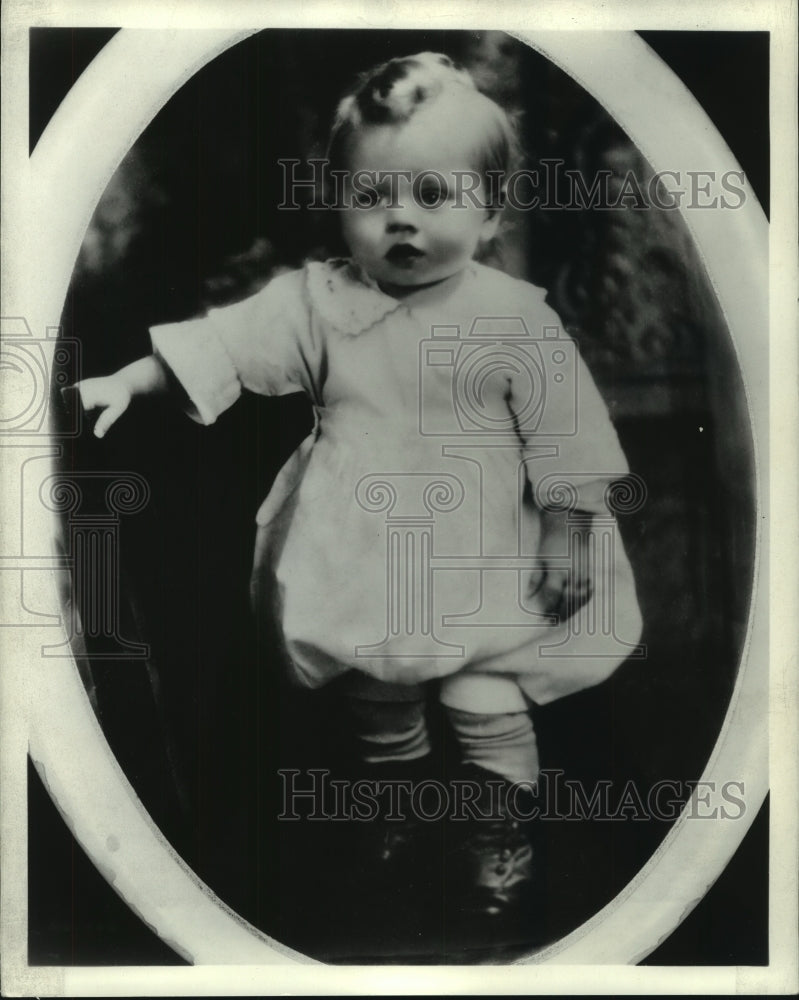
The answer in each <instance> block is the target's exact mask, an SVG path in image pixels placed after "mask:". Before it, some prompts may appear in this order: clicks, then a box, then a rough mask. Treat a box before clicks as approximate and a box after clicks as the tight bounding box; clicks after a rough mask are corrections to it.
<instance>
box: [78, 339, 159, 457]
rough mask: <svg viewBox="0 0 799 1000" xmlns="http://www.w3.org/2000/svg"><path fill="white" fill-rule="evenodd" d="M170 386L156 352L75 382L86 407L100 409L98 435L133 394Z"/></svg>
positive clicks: (96, 428) (119, 415)
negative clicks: (104, 373) (114, 370)
mask: <svg viewBox="0 0 799 1000" xmlns="http://www.w3.org/2000/svg"><path fill="white" fill-rule="evenodd" d="M169 386H170V380H169V376H168V374H167V370H166V366H165V365H164V363H163V362H162V361H161V359H160V358H159V357H158V355H157V354H149V355H147V357H145V358H139V360H138V361H134V362H133V363H132V364H129V365H126V367H125V368H120V369H119V371H118V372H114V374H113V375H106V376H104V377H101V378H87V379H84V380H83V381H81V382H78V383H77V386H76V388H77V389H78V391H79V392H80V399H81V403H82V404H83V408H84V409H85V410H101V411H102V412H101V413H100V416H99V417H98V418H97V423H96V424H95V425H94V433H95V436H96V437H98V438H101V437H103V436H104V435H105V433H106V432H107V431H108V429H109V428H110V427H111V426H112V425H113V424H114V423H116V421H117V420H118V419H119V418H120V417H121V416H122V414H123V413H124V412H125V410H127V408H128V406H130V402H131V400H132V399H133V397H134V396H147V395H156V394H164V393H166V392H167V391H168V389H169Z"/></svg>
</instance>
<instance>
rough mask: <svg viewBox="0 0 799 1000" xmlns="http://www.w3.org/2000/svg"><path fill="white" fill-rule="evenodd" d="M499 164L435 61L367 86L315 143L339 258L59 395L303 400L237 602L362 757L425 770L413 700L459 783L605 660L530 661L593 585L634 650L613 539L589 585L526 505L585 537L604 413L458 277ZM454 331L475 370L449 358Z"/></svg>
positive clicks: (485, 880) (581, 382)
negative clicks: (604, 564)
mask: <svg viewBox="0 0 799 1000" xmlns="http://www.w3.org/2000/svg"><path fill="white" fill-rule="evenodd" d="M516 148H517V140H516V136H515V133H514V128H513V126H512V124H511V121H510V120H509V118H508V116H507V115H506V113H505V112H504V111H503V110H502V109H501V108H500V107H499V106H498V105H496V104H495V103H494V102H493V101H491V100H490V99H489V98H488V97H486V96H485V95H483V94H482V93H480V92H479V91H478V90H477V89H476V87H475V86H474V83H473V81H472V80H471V77H470V76H469V75H468V74H467V73H466V72H464V71H462V70H460V69H458V68H457V67H456V66H455V65H454V64H453V63H452V62H451V60H450V59H449V58H447V57H446V56H442V55H437V54H434V53H422V54H419V55H416V56H413V57H408V58H401V59H394V60H391V61H390V62H388V63H386V64H385V65H382V66H379V67H378V68H376V69H374V70H373V71H372V72H370V73H368V74H366V75H365V76H364V77H362V78H361V80H360V81H359V83H358V85H357V87H356V88H355V90H354V91H353V92H352V93H351V94H350V95H349V96H347V97H345V98H344V100H342V102H341V104H340V105H339V108H338V112H337V116H336V119H335V122H334V126H333V131H332V136H331V140H330V147H329V160H330V167H331V169H332V170H336V171H338V173H337V174H336V175H334V176H336V177H337V180H338V184H337V193H338V198H339V202H340V203H339V204H338V205H337V209H338V212H339V215H340V221H341V227H342V235H343V238H344V240H345V242H346V244H347V246H348V248H349V251H350V256H349V257H348V258H346V259H333V260H329V261H327V262H326V263H309V264H307V265H306V266H305V267H303V268H302V269H301V270H298V271H294V272H291V273H286V274H283V275H281V276H279V277H277V278H275V279H273V280H272V281H271V282H270V283H269V284H268V285H267V286H266V287H265V288H264V289H263V290H262V291H260V292H258V293H257V294H255V295H253V296H251V297H250V298H248V299H247V300H245V301H243V302H240V303H237V304H235V305H231V306H227V307H224V308H220V309H212V310H210V311H209V312H208V314H207V315H206V316H203V317H201V318H199V319H194V320H189V321H187V322H181V323H174V324H169V325H165V326H160V327H155V328H153V330H152V331H151V333H152V341H153V348H154V351H153V354H152V355H150V356H148V357H146V358H143V359H141V360H139V361H137V362H134V363H133V364H131V365H129V366H128V367H126V368H123V369H122V370H121V371H118V372H117V373H116V374H114V375H111V376H109V377H106V378H99V379H89V380H86V381H84V382H82V383H81V384H80V391H81V396H82V400H83V404H84V406H85V407H86V408H87V409H92V408H98V409H100V410H101V411H102V412H101V413H100V415H99V417H98V420H97V423H96V426H95V433H96V434H97V435H98V436H99V437H102V436H103V435H104V434H105V433H106V432H107V430H108V429H109V427H110V426H111V425H112V424H113V422H114V421H115V420H116V419H117V418H118V417H119V416H120V415H121V414H122V413H123V412H124V410H125V409H126V407H127V406H128V404H129V402H130V400H131V397H132V396H134V395H137V394H140V393H153V392H159V391H166V390H167V389H168V387H169V386H170V385H171V384H172V382H173V377H174V379H177V381H178V382H179V383H180V385H181V386H182V388H183V390H184V392H185V398H186V400H187V401H188V403H189V406H190V412H191V414H192V415H193V417H194V418H195V419H197V420H199V421H201V422H202V423H204V424H210V423H212V422H213V421H214V420H216V418H217V417H218V416H219V414H220V413H222V412H223V411H224V410H225V409H226V408H227V407H229V406H230V405H231V404H232V403H234V402H235V400H236V399H237V397H238V396H239V394H240V393H241V391H242V389H246V390H249V391H252V392H257V393H264V394H282V393H292V392H297V391H302V392H304V393H306V394H307V395H308V397H309V398H310V400H311V402H312V403H313V406H314V410H315V414H316V420H315V427H314V430H313V432H312V434H311V435H310V437H309V438H308V439H306V440H305V441H304V442H303V443H302V444H301V445H300V447H299V448H298V449H297V451H296V452H295V454H294V455H293V456H292V457H291V458H290V460H289V461H288V463H287V464H286V465H285V466H284V468H283V469H282V470H281V472H280V474H279V475H278V477H277V479H276V481H275V484H274V486H273V488H272V490H271V491H270V494H269V496H268V497H267V498H266V500H265V501H264V503H263V505H262V507H261V509H260V510H259V512H258V514H257V524H258V531H257V541H256V552H255V559H254V570H253V588H252V590H253V597H254V601H255V604H256V608H257V611H258V613H259V614H268V615H270V616H272V617H273V618H274V620H275V622H276V623H277V624H278V625H279V632H280V635H281V637H282V645H283V648H284V652H285V658H286V661H287V664H288V669H289V671H290V673H291V675H292V677H293V678H294V679H295V680H296V681H297V682H299V683H300V684H302V685H305V686H307V687H310V688H318V687H320V686H322V685H326V684H328V683H330V682H331V681H334V680H335V681H336V684H335V689H336V690H338V691H339V692H342V693H343V696H344V697H343V704H344V705H345V706H346V709H345V715H344V717H345V721H346V726H347V727H348V729H349V731H350V732H351V733H352V734H353V735H354V736H355V737H356V739H357V743H358V745H359V747H360V750H361V754H362V758H363V760H364V761H365V762H366V763H368V764H370V765H375V766H376V767H378V766H388V767H391V765H394V764H410V763H411V762H417V765H418V767H420V768H421V769H422V771H423V770H424V768H425V767H426V763H427V760H426V759H427V758H428V755H429V753H430V743H429V737H428V731H427V726H426V722H425V713H424V706H425V695H426V692H427V690H428V688H429V684H428V683H427V682H430V681H436V682H437V684H436V687H435V690H436V691H437V693H438V697H439V699H440V701H441V703H442V705H443V706H444V711H445V714H446V717H447V719H448V721H449V723H450V724H451V726H452V730H453V732H454V736H455V739H456V741H457V745H458V746H459V749H460V753H461V756H462V760H463V763H464V765H467V771H468V769H469V768H470V769H471V773H472V774H480V775H483V776H484V777H485V776H489V777H490V776H493V777H494V778H496V779H500V778H501V779H504V780H505V781H507V782H511V783H517V782H529V783H533V782H535V780H536V777H537V774H538V756H537V749H536V741H535V735H534V732H533V727H532V723H531V719H530V715H529V712H528V702H527V700H526V699H527V698H530V699H532V700H533V701H537V702H541V703H543V702H546V701H549V700H551V699H552V698H555V697H559V696H561V695H563V694H567V693H570V692H572V691H576V690H579V689H580V688H583V687H587V686H589V685H591V684H595V683H597V682H598V681H600V680H602V679H603V678H604V677H605V676H607V675H608V674H609V673H610V671H611V670H612V669H614V668H615V666H617V665H618V663H619V662H620V660H621V659H622V657H619V658H617V659H615V660H614V659H612V658H611V659H608V658H604V659H603V658H601V657H599V658H592V657H591V655H590V648H589V647H586V646H583V647H578V648H576V649H575V650H572V651H571V653H570V655H565V653H568V652H569V650H568V649H566V650H565V653H564V655H563V656H560V657H551V658H546V657H542V656H540V655H539V650H538V647H539V645H540V644H542V643H544V642H546V643H548V644H556V643H557V642H558V641H559V640H562V639H563V638H564V636H565V635H566V631H567V624H568V623H567V622H566V618H567V617H568V612H569V611H570V610H572V611H573V609H574V608H575V607H576V606H579V604H581V603H585V602H586V601H587V602H588V603H589V604H590V602H591V601H595V600H596V597H597V590H598V588H600V587H603V586H604V587H607V586H608V585H612V586H614V587H615V588H616V601H617V604H619V603H620V601H621V603H622V604H624V606H625V608H626V611H625V614H626V616H627V622H626V625H625V629H626V634H625V638H626V639H629V640H630V641H632V642H634V641H636V640H637V638H638V635H637V633H635V632H634V630H635V629H637V628H638V622H637V614H638V612H637V605H636V603H635V595H634V588H633V586H632V578H631V574H630V571H629V565H628V563H627V561H626V558H625V556H624V553H623V549H622V548H621V543H620V542H618V540H617V545H616V549H615V561H614V564H613V568H612V573H611V578H610V582H609V581H608V579H605V580H603V581H601V580H591V579H590V578H589V576H590V574H589V572H588V568H587V567H588V563H587V562H586V560H584V559H583V560H580V559H575V558H574V546H576V545H577V544H579V540H580V537H581V536H580V533H579V532H575V531H574V528H573V520H572V528H571V530H570V528H569V522H568V520H567V513H566V512H563V511H562V510H561V511H557V510H547V509H546V504H545V503H544V502H543V500H542V499H541V497H540V496H539V493H540V490H538V487H539V485H540V484H542V483H544V481H545V480H547V481H550V479H548V477H553V476H555V475H557V477H559V478H560V480H561V481H565V482H566V483H567V484H568V485H569V487H570V489H571V493H572V498H573V504H572V513H574V510H575V509H576V510H578V511H582V512H584V513H585V515H586V517H585V518H584V519H583V522H584V523H590V515H592V514H593V515H595V514H602V515H604V516H606V517H607V515H608V510H607V507H606V504H605V499H604V498H605V493H606V487H607V485H608V482H609V481H610V480H612V479H614V478H616V477H617V476H619V475H621V474H623V473H624V472H625V471H626V463H625V459H624V455H623V453H622V451H621V448H620V446H619V443H618V440H617V437H616V434H615V432H614V430H613V427H612V425H611V422H610V420H609V418H608V415H607V411H606V408H605V406H604V404H603V402H602V400H601V398H600V396H599V394H598V392H597V390H596V387H595V386H594V384H593V382H592V380H591V378H590V376H589V374H588V372H587V370H586V368H585V367H584V365H583V364H582V362H581V361H580V358H579V355H578V354H577V353H576V351H575V350H574V345H573V344H572V342H571V341H570V340H569V339H568V338H567V337H565V335H564V334H563V332H562V331H559V330H558V327H559V320H558V317H557V315H556V314H555V313H554V312H553V311H552V310H551V309H550V308H549V307H548V306H547V305H546V304H545V301H544V293H543V292H542V291H541V290H540V289H538V288H536V287H534V286H532V285H530V284H528V283H526V282H524V281H520V280H516V279H513V278H510V277H508V276H506V275H504V274H503V273H501V272H500V271H498V270H496V269H492V268H489V267H486V266H484V265H481V264H479V263H477V262H476V261H475V256H476V254H478V252H479V250H480V248H481V247H482V246H484V245H485V244H486V243H487V242H488V241H490V240H491V239H492V238H493V237H494V235H495V234H496V232H497V228H498V225H499V222H500V217H501V209H502V200H503V181H504V178H505V177H506V175H507V174H508V172H509V170H510V169H511V168H512V166H513V163H514V160H515V155H516ZM470 333H471V334H472V335H473V336H476V337H477V339H476V340H475V341H474V344H475V345H477V347H478V348H479V350H480V351H481V352H482V353H481V354H480V358H481V359H482V361H481V365H480V366H478V365H477V362H476V361H475V360H474V359H476V358H477V354H475V353H474V351H472V353H470V354H468V355H464V354H463V353H462V352H461V354H458V350H459V349H460V347H461V346H462V345H464V344H467V345H468V343H469V341H468V338H469V336H470ZM520 335H521V336H522V338H524V337H525V336H526V337H527V341H529V345H528V344H523V345H522V347H521V348H520V347H519V346H518V341H519V336H520ZM492 337H493V338H494V340H493V341H492V340H491V338H492ZM553 337H554V338H555V340H556V341H557V342H556V343H555V342H553V340H552V338H553ZM508 345H510V347H509V346H508ZM530 345H532V346H530ZM542 345H543V346H544V347H546V348H547V349H546V350H543V349H542ZM530 358H532V359H533V363H531V364H527V365H526V359H528V360H529V359H530ZM469 359H472V361H474V363H473V364H472V361H470V360H469ZM459 365H460V369H461V370H460V371H456V369H457V368H458V366H459ZM464 365H465V366H467V368H468V366H469V365H471V368H468V371H467V370H466V369H465V368H464ZM464 371H466V375H465V376H464V378H463V379H462V380H461V381H457V379H459V378H461V376H462V375H463V372H464ZM469 372H471V375H470V374H469ZM470 378H471V381H470ZM536 378H538V379H539V381H538V383H536ZM531 386H532V389H531ZM533 390H534V391H533ZM468 405H471V406H472V407H473V408H476V409H475V413H476V414H477V416H476V418H475V421H473V422H472V423H471V424H469V422H468V420H467V422H466V424H465V425H464V424H463V423H462V422H459V416H458V414H459V413H460V412H461V410H463V409H464V407H467V406H468ZM461 415H462V414H461ZM467 416H468V414H467ZM486 428H487V429H488V431H489V434H488V437H487V436H486V433H485V432H486ZM492 428H496V429H497V431H498V432H499V433H498V434H497V435H495V436H493V437H492V436H491V433H490V431H491V430H492ZM433 529H435V538H434V537H433ZM583 538H585V534H583ZM570 546H571V548H570ZM442 555H445V556H446V558H445V559H443V560H441V559H440V557H441V556H442ZM570 556H571V559H570V560H569V558H565V559H564V557H570ZM437 559H439V563H438V564H437V563H436V560H437ZM481 560H482V561H481ZM492 560H493V561H492ZM619 595H622V597H621V598H620V597H619ZM544 626H547V627H544ZM417 773H418V771H417ZM465 773H466V772H465ZM511 827H513V829H516V827H514V825H513V824H512V823H509V825H508V829H509V830H510V829H511ZM509 836H511V835H510V834H509ZM514 836H517V835H514ZM511 841H512V843H511V847H510V849H509V848H508V847H507V845H506V847H505V848H503V849H502V852H501V856H500V857H498V858H492V861H491V864H492V865H493V868H492V869H491V870H492V872H493V875H492V877H491V878H489V877H488V876H487V875H486V870H485V865H484V864H483V867H482V868H481V869H480V871H479V872H478V873H477V875H475V878H476V879H477V880H478V881H481V884H482V886H483V888H484V889H486V891H487V892H488V893H489V896H490V897H491V903H490V906H489V907H488V909H489V910H490V909H491V908H492V907H493V908H494V909H496V907H497V905H498V902H497V901H498V900H503V899H504V900H507V898H509V893H510V890H509V888H508V887H509V886H510V885H511V884H519V883H524V882H525V881H526V880H528V879H529V860H530V857H529V849H528V848H527V847H526V846H525V845H524V844H523V843H522V842H521V841H519V839H518V836H517V839H516V840H515V841H513V838H512V837H511ZM506 862H507V863H506ZM481 863H482V862H481ZM514 865H515V869H514ZM503 866H504V867H503ZM509 866H510V867H509ZM479 867H480V866H479V865H478V868H479ZM503 872H504V873H505V874H506V875H507V878H506V879H505V881H504V882H503V879H502V878H501V877H500V876H501V875H502V874H503ZM497 873H499V875H498V874H497Z"/></svg>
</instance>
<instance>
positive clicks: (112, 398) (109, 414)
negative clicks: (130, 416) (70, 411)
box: [75, 374, 132, 438]
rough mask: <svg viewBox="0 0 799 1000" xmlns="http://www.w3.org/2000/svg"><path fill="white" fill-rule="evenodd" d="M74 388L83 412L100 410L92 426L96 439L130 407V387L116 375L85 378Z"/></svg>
mask: <svg viewBox="0 0 799 1000" xmlns="http://www.w3.org/2000/svg"><path fill="white" fill-rule="evenodd" d="M75 388H76V389H77V390H78V392H79V393H80V400H81V403H82V404H83V408H84V410H102V412H101V413H100V416H99V417H98V418H97V423H96V424H95V425H94V433H95V436H96V437H98V438H101V437H104V436H105V433H106V431H107V430H108V429H109V427H111V426H112V425H113V424H114V423H116V421H117V420H118V419H119V418H120V417H121V416H122V414H123V413H124V412H125V410H127V408H128V407H129V406H130V400H131V395H132V394H131V391H130V387H129V386H128V384H127V382H126V381H125V379H123V378H120V376H119V375H118V374H117V375H107V376H105V377H103V378H87V379H84V380H83V381H82V382H78V383H77V384H76V386H75Z"/></svg>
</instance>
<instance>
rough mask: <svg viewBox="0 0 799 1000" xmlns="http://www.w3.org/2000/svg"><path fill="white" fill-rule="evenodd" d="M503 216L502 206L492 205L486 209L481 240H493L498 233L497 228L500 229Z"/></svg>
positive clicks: (486, 241)
mask: <svg viewBox="0 0 799 1000" xmlns="http://www.w3.org/2000/svg"><path fill="white" fill-rule="evenodd" d="M501 218H502V207H501V206H499V207H497V206H492V207H490V208H488V209H486V214H485V218H484V219H483V225H482V228H481V230H480V240H481V242H483V243H488V242H489V240H493V239H494V237H495V236H496V235H497V230H498V229H499V223H500V219H501Z"/></svg>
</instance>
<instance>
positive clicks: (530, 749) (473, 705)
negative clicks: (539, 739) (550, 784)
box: [440, 674, 539, 782]
mask: <svg viewBox="0 0 799 1000" xmlns="http://www.w3.org/2000/svg"><path fill="white" fill-rule="evenodd" d="M440 697H441V702H442V704H443V705H444V707H445V710H446V714H447V718H448V719H449V722H450V725H451V726H452V728H453V730H454V732H455V737H456V739H457V741H458V745H459V746H460V749H461V753H462V755H463V763H465V764H477V765H478V766H479V767H482V768H484V769H485V770H487V771H492V772H494V773H495V774H499V775H501V776H502V777H503V778H505V779H506V780H508V781H511V782H521V781H523V782H534V781H535V780H536V779H537V777H538V767H539V765H538V748H537V746H536V740H535V732H534V731H533V724H532V721H531V719H530V713H529V711H528V709H527V703H526V701H525V698H524V695H523V694H522V692H521V690H520V688H519V686H518V684H517V683H516V681H515V680H514V679H513V678H511V677H505V676H502V675H501V674H453V675H451V676H450V677H445V678H444V680H442V682H441V695H440Z"/></svg>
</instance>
